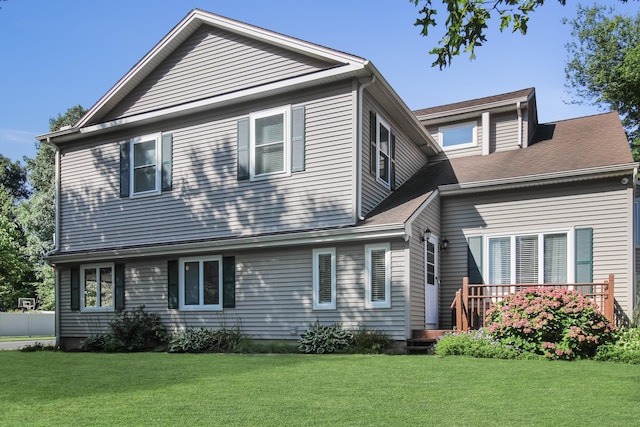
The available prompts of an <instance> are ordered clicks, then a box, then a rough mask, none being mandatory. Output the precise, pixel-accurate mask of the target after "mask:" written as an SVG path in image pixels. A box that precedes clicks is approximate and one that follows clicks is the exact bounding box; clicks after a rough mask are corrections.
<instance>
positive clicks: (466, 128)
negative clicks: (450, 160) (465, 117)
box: [438, 122, 478, 151]
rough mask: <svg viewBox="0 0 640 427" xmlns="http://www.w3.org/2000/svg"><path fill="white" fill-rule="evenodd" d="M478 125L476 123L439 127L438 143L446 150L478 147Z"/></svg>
mask: <svg viewBox="0 0 640 427" xmlns="http://www.w3.org/2000/svg"><path fill="white" fill-rule="evenodd" d="M477 133H478V125H477V123H476V122H467V123H460V124H456V125H449V126H441V127H440V128H438V141H439V143H440V146H441V147H442V148H443V149H444V150H445V151H446V150H456V149H460V148H469V147H476V146H477V145H478V136H477Z"/></svg>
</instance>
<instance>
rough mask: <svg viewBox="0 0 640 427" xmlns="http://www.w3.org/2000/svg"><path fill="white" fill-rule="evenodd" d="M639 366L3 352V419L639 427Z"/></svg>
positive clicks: (10, 422) (24, 421) (0, 385)
mask: <svg viewBox="0 0 640 427" xmlns="http://www.w3.org/2000/svg"><path fill="white" fill-rule="evenodd" d="M638 390H640V369H638V367H637V366H633V365H624V364H614V363H602V362H600V363H598V362H593V361H577V362H549V361H543V360H536V361H519V360H516V361H512V360H493V359H472V358H466V357H446V358H437V357H430V356H382V355H376V356H363V355H320V356H318V355H237V354H230V355H224V354H199V355H193V354H165V353H142V354H88V353H61V352H35V353H22V352H18V351H4V352H0V401H1V402H2V410H1V411H0V425H2V426H12V425H16V426H17V425H21V426H22V425H47V426H53V425H110V426H111V425H131V426H134V425H241V426H247V425H261V426H264V425H266V426H283V425H296V426H300V425H305V426H314V425H318V426H319V425H352V426H358V425H394V426H396V425H447V426H455V425H460V426H462V425H465V426H467V425H478V426H483V425H496V426H504V425H509V426H527V425H532V426H533V425H553V426H562V425H567V426H569V425H571V426H578V425H579V426H587V425H598V426H600V425H637V422H638V413H637V408H638V407H639V405H640V392H639V391H638Z"/></svg>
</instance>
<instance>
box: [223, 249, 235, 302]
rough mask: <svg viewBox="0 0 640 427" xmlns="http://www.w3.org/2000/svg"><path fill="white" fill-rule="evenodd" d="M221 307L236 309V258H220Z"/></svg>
mask: <svg viewBox="0 0 640 427" xmlns="http://www.w3.org/2000/svg"><path fill="white" fill-rule="evenodd" d="M222 307H223V308H235V307H236V257H232V256H226V257H223V258H222Z"/></svg>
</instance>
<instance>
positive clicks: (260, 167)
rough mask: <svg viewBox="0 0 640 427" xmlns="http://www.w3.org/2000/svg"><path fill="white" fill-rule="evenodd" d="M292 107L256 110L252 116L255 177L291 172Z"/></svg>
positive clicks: (252, 174)
mask: <svg viewBox="0 0 640 427" xmlns="http://www.w3.org/2000/svg"><path fill="white" fill-rule="evenodd" d="M290 110H291V108H290V107H281V108H277V109H273V110H267V111H262V112H259V113H254V114H252V115H251V116H250V119H251V130H252V132H251V157H250V159H251V164H250V168H251V177H252V178H256V177H261V176H268V175H274V174H288V173H290V172H291V167H290V165H291V158H290V154H289V145H290V143H289V141H290V135H289V134H290V131H289V126H290V124H289V115H290Z"/></svg>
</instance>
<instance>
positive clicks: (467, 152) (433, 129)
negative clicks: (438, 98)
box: [427, 115, 484, 159]
mask: <svg viewBox="0 0 640 427" xmlns="http://www.w3.org/2000/svg"><path fill="white" fill-rule="evenodd" d="M469 122H476V126H477V128H476V129H477V132H478V133H477V135H476V141H477V143H478V144H477V145H476V146H475V147H468V148H459V149H449V150H447V151H446V154H443V155H442V156H445V157H447V158H450V159H453V158H456V157H464V156H475V155H480V154H482V135H483V132H484V129H483V128H482V117H481V116H480V115H479V116H478V117H476V118H468V119H464V120H452V121H450V122H445V123H440V124H437V125H431V126H427V131H428V132H429V133H430V134H431V136H432V137H433V139H434V140H435V141H436V142H437V143H438V144H440V138H439V135H438V130H439V129H440V127H442V126H453V125H456V124H463V123H469Z"/></svg>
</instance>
